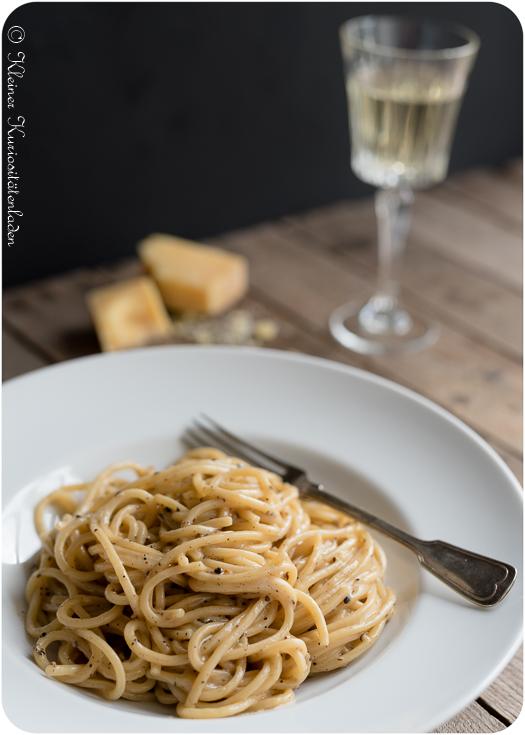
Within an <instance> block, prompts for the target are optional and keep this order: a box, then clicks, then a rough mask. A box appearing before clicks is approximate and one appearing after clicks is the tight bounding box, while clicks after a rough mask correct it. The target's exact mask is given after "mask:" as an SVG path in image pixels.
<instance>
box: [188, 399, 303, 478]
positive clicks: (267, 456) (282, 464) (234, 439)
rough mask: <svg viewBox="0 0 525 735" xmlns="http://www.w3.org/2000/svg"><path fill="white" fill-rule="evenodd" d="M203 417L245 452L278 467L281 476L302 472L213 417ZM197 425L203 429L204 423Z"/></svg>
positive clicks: (204, 415) (203, 415)
mask: <svg viewBox="0 0 525 735" xmlns="http://www.w3.org/2000/svg"><path fill="white" fill-rule="evenodd" d="M202 417H203V418H204V419H205V420H206V421H208V423H210V424H211V425H212V426H213V427H214V428H215V430H216V431H218V432H220V433H221V434H223V435H225V436H226V437H228V439H230V440H231V441H232V442H235V443H236V444H237V445H240V446H241V447H243V448H244V449H245V450H246V449H247V450H248V451H250V452H255V453H256V454H258V455H259V456H260V457H263V459H265V460H266V461H268V462H272V463H273V464H274V465H275V466H276V467H278V468H280V471H279V474H281V475H282V474H283V473H285V472H291V471H293V472H297V471H299V472H301V470H299V468H298V467H294V466H293V465H291V464H289V463H288V462H285V461H284V460H282V459H279V457H275V456H273V455H271V454H268V452H264V451H263V450H262V449H259V447H256V446H254V445H253V444H250V443H249V442H247V441H246V440H245V439H241V438H240V437H239V436H237V435H236V434H233V433H232V432H231V431H228V429H226V428H225V427H224V426H221V424H219V423H218V422H217V421H215V419H212V418H211V416H207V415H206V414H205V413H203V414H202ZM197 424H198V425H199V426H200V428H203V425H202V423H199V422H198V421H197Z"/></svg>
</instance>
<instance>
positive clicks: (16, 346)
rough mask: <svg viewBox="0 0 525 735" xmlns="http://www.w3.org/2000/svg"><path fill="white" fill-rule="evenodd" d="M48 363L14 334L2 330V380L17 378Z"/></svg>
mask: <svg viewBox="0 0 525 735" xmlns="http://www.w3.org/2000/svg"><path fill="white" fill-rule="evenodd" d="M47 364H48V363H47V362H46V361H45V360H43V359H42V358H41V357H40V356H39V355H37V354H36V353H35V352H33V351H32V350H31V349H28V348H27V347H26V346H25V345H24V344H23V343H22V342H21V341H20V340H19V339H17V338H16V337H15V336H14V335H13V334H11V333H10V332H8V331H7V329H3V331H2V380H9V379H10V378H16V377H17V375H23V374H24V373H28V372H30V371H31V370H37V369H38V368H41V367H44V366H45V365H47Z"/></svg>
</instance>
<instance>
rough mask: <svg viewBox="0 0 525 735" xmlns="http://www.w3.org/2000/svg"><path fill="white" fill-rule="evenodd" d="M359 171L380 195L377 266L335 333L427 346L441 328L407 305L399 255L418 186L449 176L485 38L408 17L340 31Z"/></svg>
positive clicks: (355, 23)
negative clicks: (373, 283) (364, 296)
mask: <svg viewBox="0 0 525 735" xmlns="http://www.w3.org/2000/svg"><path fill="white" fill-rule="evenodd" d="M341 40H342V49H343V57H344V60H345V71H346V92H347V99H348V107H349V120H350V129H351V143H352V169H353V171H354V173H355V174H356V175H357V176H359V178H360V179H362V180H363V181H366V182H367V183H369V184H373V185H374V186H377V187H379V188H380V191H378V193H377V194H376V213H377V218H378V235H379V237H378V245H379V273H378V284H377V290H376V292H375V293H374V294H373V295H372V296H371V298H370V299H369V300H368V301H367V302H366V303H365V304H364V305H361V304H355V303H349V304H345V305H343V306H342V307H340V308H339V309H337V310H336V311H335V312H334V313H333V314H332V316H331V318H330V328H331V331H332V334H333V335H334V337H335V338H336V339H337V340H338V341H339V342H341V344H343V345H344V346H345V347H348V348H349V349H352V350H354V351H357V352H362V353H365V354H384V353H388V352H396V351H403V350H415V349H421V348H422V347H425V346H426V345H428V344H430V343H432V342H433V341H434V340H435V339H436V336H437V330H436V328H435V327H433V326H432V325H429V324H427V323H426V322H425V321H424V320H423V319H421V318H419V317H417V316H416V315H411V314H409V313H408V312H407V311H406V310H405V309H403V308H402V306H401V305H400V303H399V276H400V267H401V256H402V253H403V250H404V246H405V241H406V237H407V234H408V228H409V217H410V206H411V203H412V200H413V194H412V191H413V189H420V188H424V187H428V186H431V185H433V184H436V183H439V182H440V181H443V179H444V178H445V176H446V174H447V169H448V163H449V157H450V148H451V145H452V139H453V134H454V129H455V125H456V120H457V116H458V112H459V108H460V104H461V99H462V97H463V93H464V90H465V85H466V80H467V77H468V72H469V70H470V68H471V66H472V63H473V61H474V58H475V55H476V52H477V48H478V45H479V43H478V39H477V37H476V36H475V35H474V34H473V33H472V32H470V31H467V30H464V29H459V28H456V27H453V26H452V27H447V26H441V25H437V24H435V23H433V22H430V21H413V20H410V19H403V18H393V17H392V18H389V17H385V18H382V17H372V16H370V17H364V18H356V19H353V20H351V21H348V22H347V23H345V24H344V25H343V27H342V29H341Z"/></svg>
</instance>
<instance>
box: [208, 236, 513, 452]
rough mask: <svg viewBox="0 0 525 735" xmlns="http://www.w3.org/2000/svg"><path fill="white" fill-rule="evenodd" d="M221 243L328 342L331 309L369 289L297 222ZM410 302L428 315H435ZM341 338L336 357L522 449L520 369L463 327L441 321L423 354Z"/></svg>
mask: <svg viewBox="0 0 525 735" xmlns="http://www.w3.org/2000/svg"><path fill="white" fill-rule="evenodd" d="M222 243H223V244H224V243H227V244H228V245H229V246H230V247H231V248H233V249H235V250H237V251H238V252H242V253H244V254H245V255H246V256H247V257H248V258H249V259H250V266H251V278H252V281H253V283H254V285H255V286H256V287H257V288H258V289H259V290H260V291H262V292H264V293H268V294H271V299H272V301H273V302H274V303H275V304H276V305H278V306H279V307H280V308H283V309H286V311H287V313H288V314H293V316H294V318H296V319H297V320H298V322H300V323H302V324H303V325H304V327H305V328H306V329H308V330H315V331H316V332H317V334H319V335H320V336H322V337H323V339H325V340H326V341H327V342H328V343H330V342H331V338H330V337H329V335H328V332H327V326H326V325H327V321H328V317H329V315H330V313H331V311H332V310H333V309H334V308H335V307H336V306H338V305H339V304H340V303H342V302H343V301H346V300H348V299H349V298H352V299H356V300H361V299H363V297H364V296H365V295H366V294H367V293H369V290H370V288H371V283H370V279H367V278H366V277H365V276H364V275H363V274H362V273H357V272H356V271H355V270H352V269H351V268H344V267H342V265H341V264H340V263H338V262H336V261H335V260H334V259H333V258H329V257H327V256H326V255H324V254H322V253H320V252H319V251H318V250H315V249H313V248H311V247H308V246H305V243H304V237H302V236H301V235H300V234H298V233H297V232H296V230H295V229H294V228H293V227H288V226H285V225H281V226H273V225H267V226H261V227H259V228H256V229H252V230H250V232H249V233H247V232H241V233H235V234H232V235H229V236H226V237H225V238H223V239H222ZM407 303H408V304H409V305H410V306H412V308H414V309H416V311H417V310H419V313H421V314H422V315H425V316H428V317H430V318H432V317H433V316H434V314H433V313H432V312H430V311H428V310H427V309H426V308H425V307H424V306H423V305H421V304H413V303H411V300H410V299H407ZM332 344H334V347H333V350H332V351H331V353H330V355H331V357H333V359H337V360H340V361H342V362H346V363H348V364H351V365H358V366H362V367H366V368H368V369H371V370H373V371H374V372H377V373H380V374H381V375H384V376H385V377H389V378H392V379H394V380H397V381H399V382H401V383H403V384H405V385H407V386H409V387H412V388H414V389H415V390H417V391H419V392H422V393H424V394H425V395H427V396H428V397H429V398H432V399H433V400H435V401H437V402H438V403H440V404H441V405H442V406H444V407H445V408H447V409H449V410H450V411H452V412H453V413H455V414H456V415H457V416H459V417H460V418H462V419H463V420H465V421H466V422H467V423H469V424H470V425H472V426H474V427H475V428H476V429H478V430H479V431H481V432H482V433H483V434H485V435H486V436H488V437H490V438H493V439H494V441H496V442H499V443H500V444H501V445H502V446H503V447H504V448H508V449H509V450H510V451H511V452H517V453H519V452H520V451H521V398H520V396H521V368H520V365H519V364H518V363H517V362H515V361H514V360H512V359H509V358H507V357H505V356H503V355H500V354H498V353H497V352H495V351H494V350H492V349H490V348H488V347H486V346H485V345H484V344H480V343H478V342H476V341H474V340H472V339H471V338H469V337H467V336H465V335H464V334H462V333H461V332H459V331H457V330H455V329H452V328H450V327H446V326H445V325H442V333H441V337H440V339H439V340H438V342H437V343H436V345H435V346H434V347H432V348H431V349H428V350H425V351H423V352H420V353H417V354H409V355H393V356H392V355H389V356H388V357H380V358H371V357H362V356H357V355H355V354H353V353H350V352H348V351H346V350H343V349H342V348H341V349H339V348H337V347H336V346H335V343H332Z"/></svg>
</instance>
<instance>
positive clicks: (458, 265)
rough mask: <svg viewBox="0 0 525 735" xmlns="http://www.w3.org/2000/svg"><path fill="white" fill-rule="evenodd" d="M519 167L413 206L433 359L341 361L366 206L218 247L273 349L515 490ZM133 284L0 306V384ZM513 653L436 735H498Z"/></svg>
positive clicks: (66, 288) (428, 354)
mask: <svg viewBox="0 0 525 735" xmlns="http://www.w3.org/2000/svg"><path fill="white" fill-rule="evenodd" d="M521 182H522V166H521V162H511V163H510V164H508V165H507V166H506V167H504V168H503V169H501V170H499V171H495V172H494V171H475V172H466V173H464V174H460V175H458V176H457V177H455V178H452V179H451V180H450V181H448V182H447V183H446V184H445V185H443V186H442V187H439V188H437V189H436V190H433V191H431V192H426V193H424V194H421V195H419V196H418V201H417V204H416V208H415V216H414V228H413V231H412V233H411V237H410V244H409V248H408V252H407V258H406V265H405V270H404V273H403V289H404V298H405V301H406V303H407V305H408V306H409V307H410V308H412V309H413V310H415V311H416V313H419V314H421V315H423V316H425V317H426V318H430V319H432V320H434V321H436V322H437V323H439V325H440V327H441V336H440V339H439V341H438V342H437V343H436V345H434V346H433V347H432V348H430V349H428V350H426V351H424V352H421V353H417V354H411V355H409V356H389V357H388V358H385V357H383V358H372V357H365V356H360V355H356V354H353V353H350V352H348V351H346V350H343V349H342V348H340V347H338V346H337V345H336V343H335V342H334V341H333V339H332V338H331V336H330V335H329V332H328V329H327V318H328V315H329V313H330V312H331V310H332V309H333V308H334V307H336V306H338V305H339V304H340V303H342V302H344V301H347V300H348V299H350V298H352V299H354V298H355V299H362V298H364V297H365V296H366V295H368V294H369V293H370V291H371V289H372V288H373V285H374V278H375V253H374V241H375V219H374V217H375V216H374V210H373V202H372V201H371V200H360V201H357V202H355V201H353V202H339V203H336V204H334V205H331V206H328V207H324V208H322V209H319V210H315V211H312V212H309V213H304V214H301V215H299V216H290V217H287V218H283V219H282V220H280V221H278V222H274V223H269V224H264V225H260V226H257V227H252V228H249V229H246V230H243V231H237V232H234V233H227V234H225V235H223V236H221V237H219V238H216V239H215V242H217V243H218V244H221V245H222V246H224V247H227V248H230V249H232V250H235V251H237V252H242V253H244V254H246V255H247V257H248V258H249V260H250V267H251V284H252V288H251V291H250V294H249V296H248V297H247V299H245V301H244V303H243V304H242V305H241V307H242V308H244V309H246V310H247V311H249V312H250V313H251V314H253V315H254V316H256V317H269V318H271V319H273V320H275V321H276V322H277V323H278V326H279V336H278V338H277V340H276V341H275V343H272V345H271V346H272V347H277V348H280V349H291V350H299V351H301V352H306V353H309V354H316V355H321V356H324V357H329V358H331V359H336V360H339V361H342V362H345V363H348V364H351V365H356V366H358V367H363V368H365V369H368V370H371V371H373V372H375V373H378V374H380V375H383V376H385V377H387V378H391V379H393V380H395V381H396V382H399V383H401V384H403V385H406V386H408V387H411V388H414V389H415V390H417V391H418V392H420V393H422V394H424V395H426V396H428V397H429V398H431V399H432V400H434V401H436V402H437V403H439V404H441V405H442V406H444V407H445V408H447V409H448V410H450V411H452V413H454V414H455V415H457V416H458V417H460V418H462V419H463V420H464V421H466V422H467V423H468V424H469V425H471V426H472V427H473V428H475V429H476V430H477V431H478V432H479V433H480V434H482V435H483V436H484V437H485V438H486V439H487V440H488V441H489V442H490V443H491V444H492V445H493V446H494V447H495V449H496V450H497V451H498V452H499V454H500V455H501V456H502V457H503V459H504V461H506V462H507V464H508V465H509V466H510V468H511V469H512V471H513V472H514V473H515V474H516V475H517V476H518V477H521V473H522V438H521V426H522V416H521V390H522V374H521V371H522V367H521V355H522V339H521V337H522V326H521V325H522V297H521V259H522V251H521V247H522V243H521V217H522V212H521V196H522V194H521ZM138 272H140V266H139V264H138V262H137V261H136V260H135V259H130V260H127V261H124V262H119V263H116V264H114V265H110V266H103V267H99V268H95V269H90V270H79V271H75V272H73V273H70V274H66V275H63V276H59V277H55V278H50V279H46V280H45V281H41V282H39V283H32V284H28V285H26V286H21V287H18V288H16V289H12V290H10V291H8V292H6V293H5V294H4V319H5V323H6V329H4V334H3V345H4V351H3V369H4V373H3V376H4V379H7V378H10V377H13V376H15V375H17V374H22V373H24V372H27V371H29V370H33V369H36V368H38V367H41V366H43V365H45V364H48V363H52V362H56V361H60V360H66V359H70V358H73V357H76V356H80V355H86V354H90V353H92V352H95V351H97V350H98V343H97V340H96V336H95V334H94V332H93V328H92V324H91V321H90V318H89V315H88V312H87V309H86V306H85V294H86V292H87V291H88V290H89V289H90V288H93V287H94V286H98V285H102V284H105V283H109V282H112V281H117V280H121V279H122V278H126V277H129V276H133V275H136V274H137V273H138ZM522 671H523V662H522V656H521V652H520V653H519V654H518V655H517V656H516V657H515V658H514V659H513V660H512V661H511V663H510V664H509V666H508V667H507V668H506V669H505V671H504V672H503V673H502V674H501V675H500V676H499V677H498V679H497V680H496V681H495V682H494V683H493V684H492V685H491V686H490V687H489V688H488V689H487V690H486V691H485V692H484V693H483V694H482V696H481V697H479V698H478V700H476V702H473V703H472V704H471V705H470V706H469V707H467V708H466V709H465V710H464V711H463V712H461V713H459V714H458V715H457V716H456V717H454V718H453V719H452V720H450V721H449V722H447V723H445V724H444V725H442V726H441V727H440V728H439V730H438V731H439V732H496V731H498V730H501V729H503V728H504V727H505V726H507V725H508V724H509V723H511V722H513V721H514V720H515V719H516V717H517V715H518V713H519V711H520V709H521V704H522Z"/></svg>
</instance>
